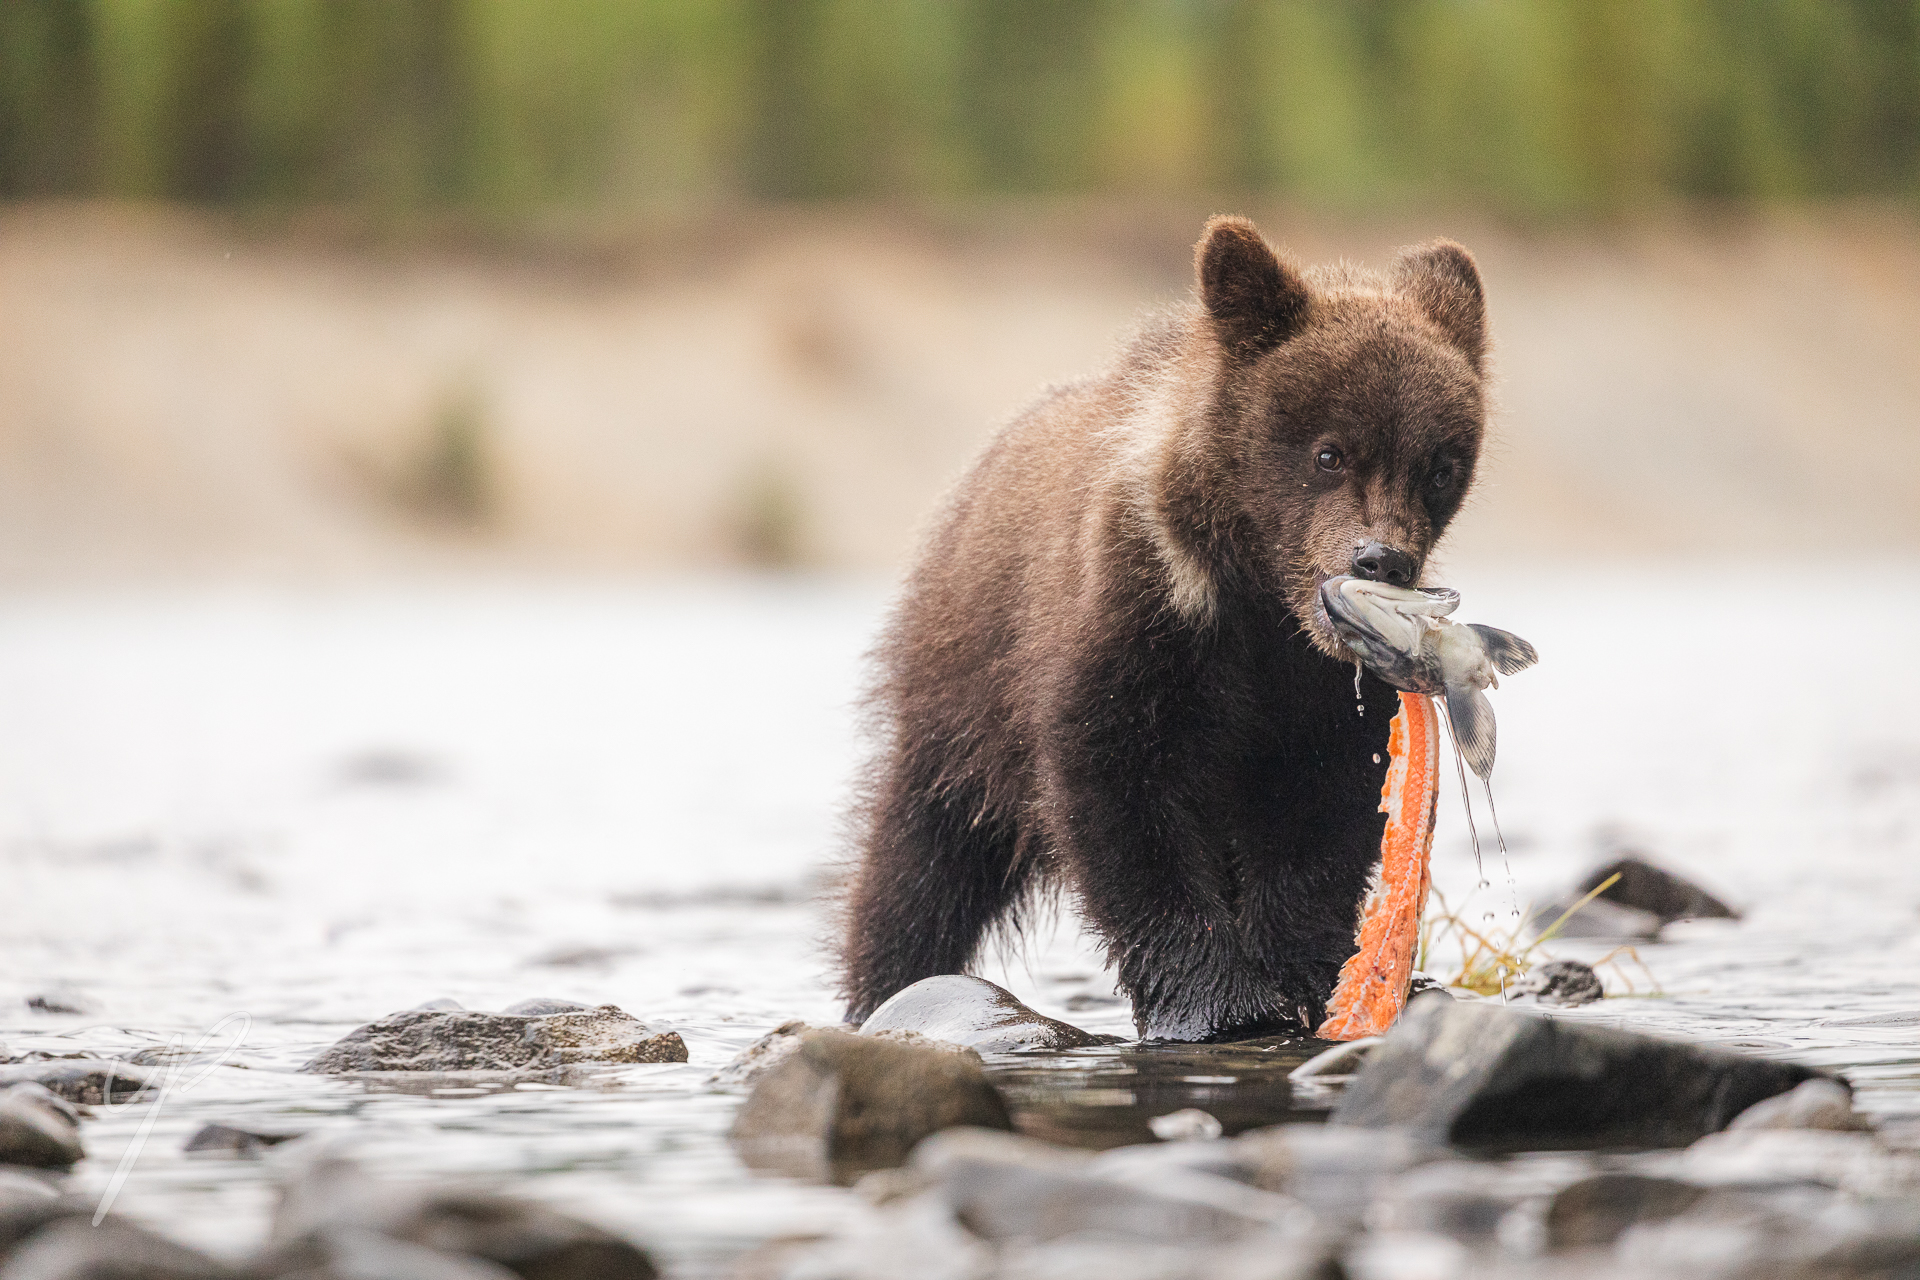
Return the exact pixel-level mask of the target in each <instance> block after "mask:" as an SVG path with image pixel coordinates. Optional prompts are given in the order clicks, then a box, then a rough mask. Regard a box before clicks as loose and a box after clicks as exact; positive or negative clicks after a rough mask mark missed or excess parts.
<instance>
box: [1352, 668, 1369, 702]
mask: <svg viewBox="0 0 1920 1280" xmlns="http://www.w3.org/2000/svg"><path fill="white" fill-rule="evenodd" d="M1360 698H1361V694H1360V660H1359V659H1358V658H1356V659H1354V662H1353V705H1354V706H1356V707H1358V708H1359V709H1360V714H1361V715H1365V714H1367V704H1366V703H1364V702H1362V701H1361V700H1360Z"/></svg>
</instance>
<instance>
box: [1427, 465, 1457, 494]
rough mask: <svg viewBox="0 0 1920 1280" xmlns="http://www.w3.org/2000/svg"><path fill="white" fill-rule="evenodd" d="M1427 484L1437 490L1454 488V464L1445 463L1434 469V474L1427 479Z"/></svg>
mask: <svg viewBox="0 0 1920 1280" xmlns="http://www.w3.org/2000/svg"><path fill="white" fill-rule="evenodd" d="M1427 483H1428V484H1430V485H1432V486H1433V487H1434V488H1436V489H1450V488H1452V487H1453V464H1452V463H1451V462H1443V463H1441V464H1440V465H1439V466H1437V467H1435V468H1434V469H1433V474H1432V475H1430V476H1428V477H1427Z"/></svg>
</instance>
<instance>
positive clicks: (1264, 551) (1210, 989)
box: [842, 218, 1486, 1040]
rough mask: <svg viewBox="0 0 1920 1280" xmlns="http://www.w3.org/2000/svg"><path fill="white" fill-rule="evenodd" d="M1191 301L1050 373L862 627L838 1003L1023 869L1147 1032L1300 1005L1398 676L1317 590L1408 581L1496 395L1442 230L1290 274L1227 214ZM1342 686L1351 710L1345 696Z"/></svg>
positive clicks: (1360, 876)
mask: <svg viewBox="0 0 1920 1280" xmlns="http://www.w3.org/2000/svg"><path fill="white" fill-rule="evenodd" d="M1196 256H1197V267H1198V276H1199V285H1198V292H1199V305H1197V306H1193V307H1189V308H1187V309H1184V310H1182V311H1180V312H1178V313H1177V314H1172V315H1168V316H1166V317H1163V318H1161V319H1160V320H1159V321H1157V322H1156V323H1153V324H1151V325H1150V326H1149V327H1148V328H1147V329H1146V330H1145V331H1144V332H1142V333H1141V334H1140V335H1139V336H1138V337H1136V338H1135V339H1134V340H1133V341H1132V343H1131V344H1130V345H1129V346H1128V347H1127V348H1126V350H1125V351H1124V352H1123V353H1122V355H1121V357H1120V359H1119V361H1118V362H1117V363H1116V364H1115V365H1114V366H1113V368H1112V369H1111V370H1110V371H1108V372H1107V373H1105V374H1103V375H1101V376H1099V377H1096V378H1093V379H1091V380H1089V381H1085V382H1080V383H1076V384H1074V385H1072V386H1067V387H1063V388H1060V389H1058V390H1055V391H1052V392H1051V393H1050V394H1048V395H1047V396H1045V397H1044V398H1043V399H1042V400H1041V401H1040V402H1039V403H1037V404H1035V405H1034V406H1033V407H1032V408H1030V409H1028V410H1027V411H1026V412H1025V413H1023V414H1022V415H1021V416H1020V417H1019V418H1018V419H1017V420H1015V421H1014V422H1013V423H1012V424H1011V425H1010V426H1008V427H1007V428H1006V429H1005V430H1004V431H1003V432H1001V434H1000V435H999V437H998V438H997V439H996V440H995V441H994V442H993V444H992V445H991V446H990V447H989V448H988V449H987V451H986V454H985V456H984V457H982V458H981V459H980V461H979V463H978V464H977V465H976V466H975V467H974V469H973V471H972V473H971V474H970V475H969V476H968V477H967V478H966V480H965V481H964V482H963V483H962V484H961V485H960V487H959V489H958V491H957V492H956V494H955V495H954V497H953V499H952V503H951V506H950V507H949V509H948V510H947V512H946V513H945V515H944V516H943V517H942V519H941V520H940V522H939V524H938V527H937V528H936V530H935V532H934V534H933V536H932V538H931V539H930V541H929V542H928V543H927V545H926V547H925V549H924V551H923V552H922V554H921V557H920V561H919V564H918V565H917V567H916V568H915V569H914V571H913V574H912V576H911V577H910V578H909V580H908V582H907V585H906V589H905V593H904V596H903V597H902V599H901V600H900V602H899V604H898V606H897V608H896V610H895V612H894V615H893V617H892V620H891V622H890V624H889V626H888V628H887V631H886V633H885V636H884V638H883V640H882V643H881V645H880V648H879V651H878V652H879V663H880V668H881V670H880V679H879V683H878V685H877V686H876V689H875V692H874V701H873V709H874V711H875V713H876V716H877V726H878V728H879V729H880V730H881V733H882V735H883V737H882V742H881V747H880V754H879V756H878V758H877V760H876V761H875V762H874V765H873V769H872V772H871V774H870V775H869V776H868V778H867V781H866V789H865V792H864V794H863V804H862V809H861V812H860V818H861V822H862V832H861V838H862V849H861V865H860V868H859V873H858V876H857V879H856V880H855V882H854V885H853V888H852V892H851V897H850V899H849V901H848V904H847V916H846V934H845V938H844V941H843V951H842V963H843V965H844V993H845V995H846V998H847V1002H848V1004H847V1007H848V1016H849V1018H850V1019H853V1020H860V1019H864V1018H865V1017H866V1015H867V1014H869V1013H871V1012H872V1011H873V1009H874V1008H875V1006H877V1005H878V1004H880V1002H881V1001H883V1000H885V999H886V998H887V997H888V996H890V995H892V994H893V993H894V992H896V991H898V990H900V989H901V988H902V987H905V986H907V985H909V984H910V983H913V982H916V981H918V980H919V979H921V978H925V977H928V976H930V975H933V974H944V973H959V972H961V971H962V970H964V969H965V967H966V966H967V965H968V964H969V963H970V962H971V961H972V959H973V958H974V955H975V953H976V952H977V950H978V949H979V947H980V945H981V941H982V938H983V937H984V935H985V934H986V933H987V932H988V931H989V930H990V929H991V928H993V927H994V926H995V925H996V924H999V925H1006V924H1008V923H1009V922H1010V921H1012V920H1015V919H1017V917H1018V913H1019V911H1020V908H1021V907H1022V906H1023V904H1025V903H1026V902H1027V901H1029V899H1030V895H1031V894H1032V893H1033V892H1034V891H1035V890H1036V889H1039V888H1042V887H1044V886H1046V885H1054V886H1058V887H1060V888H1063V889H1065V890H1066V891H1067V892H1069V893H1071V894H1072V896H1073V899H1074V901H1075V902H1076V903H1077V904H1078V906H1079V908H1080V910H1081V912H1082V914H1083V915H1084V917H1085V918H1086V920H1087V921H1088V922H1089V924H1090V925H1091V926H1092V927H1093V928H1094V929H1095V930H1097V931H1098V933H1099V935H1100V937H1101V939H1102V940H1103V942H1104V943H1105V946H1106V951H1107V956H1108V960H1109V963H1111V964H1112V965H1113V966H1114V967H1115V969H1116V970H1117V972H1118V976H1119V984H1120V986H1121V988H1122V989H1123V990H1124V991H1125V992H1126V993H1127V995H1129V996H1130V997H1131V998H1132V1001H1133V1009H1134V1020H1135V1022H1136V1024H1137V1026H1138V1027H1139V1030H1140V1033H1141V1035H1142V1036H1145V1037H1148V1038H1160V1039H1169V1040H1221V1039H1238V1038H1242V1037H1250V1036H1258V1035H1276V1034H1297V1033H1300V1032H1303V1031H1311V1030H1312V1029H1313V1028H1314V1027H1316V1026H1317V1025H1319V1022H1320V1020H1321V1018H1322V1016H1323V1014H1324V1009H1325V1002H1326V1000H1327V997H1328V996H1329V995H1331V994H1332V992H1333V987H1334V982H1335V980H1336V978H1337V976H1338V974H1339V970H1340V966H1341V963H1342V962H1343V961H1344V960H1345V959H1346V958H1347V957H1348V956H1349V955H1351V954H1352V953H1353V950H1354V929H1355V925H1356V917H1357V915H1358V912H1359V906H1360V901H1361V898H1362V895H1363V894H1364V892H1365V890H1366V888H1367V884H1368V879H1369V876H1370V874H1371V872H1372V869H1373V866H1374V864H1375V861H1376V860H1377V858H1378V856H1379V850H1380V837H1381V832H1382V828H1383V824H1384V822H1385V818H1384V816H1383V815H1382V814H1381V813H1380V811H1379V804H1380V788H1381V784H1382V782H1383V781H1384V778H1385V769H1386V766H1385V763H1384V759H1385V753H1386V750H1387V724H1388V720H1389V718H1390V717H1391V716H1392V715H1393V713H1394V711H1395V709H1396V707H1397V702H1396V695H1395V694H1394V691H1393V690H1392V689H1390V688H1389V687H1387V686H1386V685H1385V684H1383V683H1381V682H1380V681H1379V680H1377V679H1375V678H1373V677H1372V676H1371V675H1369V676H1367V677H1365V678H1364V679H1363V680H1362V681H1361V683H1360V690H1359V696H1358V698H1357V699H1356V696H1355V685H1354V667H1353V666H1352V665H1351V663H1352V660H1351V658H1350V657H1349V655H1348V654H1347V652H1346V650H1345V649H1344V648H1343V646H1342V645H1341V644H1340V642H1339V641H1338V640H1337V639H1336V638H1335V636H1334V635H1333V634H1332V633H1331V631H1330V630H1329V628H1328V625H1327V622H1326V618H1325V616H1324V615H1323V614H1322V613H1320V611H1319V607H1318V595H1317V591H1316V588H1317V587H1318V586H1319V584H1320V582H1321V581H1322V580H1324V579H1325V578H1327V577H1330V576H1334V575H1337V574H1343V573H1352V574H1358V575H1360V576H1362V577H1367V578H1375V579H1381V580H1386V581H1391V582H1394V583H1398V584H1401V585H1411V584H1414V583H1417V582H1418V581H1419V579H1420V574H1421V570H1422V567H1423V566H1424V564H1425V562H1426V558H1427V554H1428V552H1429V551H1431V550H1432V548H1433V545H1434V543H1435V542H1436V541H1437V540H1438V539H1439V537H1440V535H1441V533H1442V531H1444V530H1445V529H1446V527H1447V522H1448V521H1450V520H1451V519H1452V518H1453V515H1454V513H1455V512H1456V511H1458V510H1459V508H1460V502H1461V499H1462V498H1463V497H1464V496H1465V494H1466V492H1467V487H1468V485H1469V484H1470V483H1471V482H1472V479H1473V472H1474V465H1475V462H1476V461H1477V459H1478V457H1479V453H1480V440H1481V434H1482V431H1483V427H1484V423H1485V417H1486V408H1485V392H1484V386H1483V383H1484V370H1483V365H1484V356H1485V350H1486V321H1485V306H1484V301H1483V298H1482V294H1481V287H1480V275H1479V272H1478V271H1477V270H1476V269H1475V267H1474V263H1473V259H1472V258H1471V257H1470V256H1469V255H1468V254H1467V252H1466V250H1464V249H1462V248H1461V247H1460V246H1458V245H1455V244H1451V243H1446V242H1440V243H1435V244H1431V245H1427V246H1425V247H1423V248H1418V249H1412V250H1408V251H1406V252H1404V253H1403V254H1401V256H1400V257H1399V258H1398V260H1397V261H1395V263H1394V264H1393V267H1392V269H1391V270H1390V271H1389V272H1388V273H1387V274H1386V275H1385V276H1377V275H1374V274H1371V273H1367V272H1363V271H1360V270H1357V269H1354V268H1351V267H1348V266H1338V267H1333V268H1327V269H1319V270H1312V271H1302V270H1300V269H1299V268H1298V267H1296V266H1295V265H1294V264H1292V263H1291V262H1289V261H1287V260H1286V259H1285V258H1283V257H1281V256H1280V255H1279V254H1277V253H1275V252H1274V250H1273V249H1272V248H1271V247H1269V246H1268V244H1267V243H1266V241H1265V240H1263V239H1262V238H1261V236H1260V233H1259V232H1258V231H1257V230H1255V229H1254V226H1253V224H1252V223H1250V222H1248V221H1246V220H1245V219H1241V218H1216V219H1214V220H1213V221H1212V222H1211V223H1209V224H1208V225H1207V229H1206V234H1205V236H1204V237H1203V238H1202V239H1201V241H1200V245H1199V248H1198V251H1197V255H1196ZM1363 707H1364V710H1363V709H1362V708H1363Z"/></svg>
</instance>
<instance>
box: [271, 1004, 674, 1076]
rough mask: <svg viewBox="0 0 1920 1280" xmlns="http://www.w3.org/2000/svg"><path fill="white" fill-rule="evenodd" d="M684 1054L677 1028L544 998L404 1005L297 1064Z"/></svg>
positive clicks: (412, 1066)
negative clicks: (489, 1009) (495, 1009)
mask: <svg viewBox="0 0 1920 1280" xmlns="http://www.w3.org/2000/svg"><path fill="white" fill-rule="evenodd" d="M528 1009H534V1010H538V1011H536V1012H527V1011H526V1010H528ZM686 1060H687V1046H686V1044H685V1043H684V1042H683V1041H682V1040H681V1039H680V1035H679V1033H678V1032H674V1031H665V1032H655V1031H654V1030H652V1029H651V1028H649V1027H648V1026H647V1024H646V1023H644V1022H641V1021H640V1020H639V1019H638V1018H635V1017H634V1016H633V1015H632V1014H629V1013H627V1012H625V1011H623V1010H621V1009H620V1008H618V1007H616V1006H614V1005H610V1004H608V1005H601V1006H600V1007H599V1008H597V1009H590V1008H588V1007H587V1006H585V1005H575V1004H570V1003H568V1002H565V1001H541V1002H537V1003H536V1002H528V1004H526V1005H516V1006H514V1007H513V1008H511V1009H508V1010H506V1011H505V1012H502V1013H481V1012H479V1011H477V1010H472V1009H408V1010H404V1011H402V1012H400V1013H395V1014H390V1015H389V1016H387V1017H385V1018H382V1019H380V1020H379V1021H377V1022H370V1023H368V1024H367V1025H366V1026H364V1027H359V1028H357V1029H355V1030H353V1031H351V1032H349V1033H347V1035H346V1036H344V1037H343V1038H342V1039H341V1040H339V1041H338V1042H337V1043H335V1044H334V1045H332V1046H330V1047H329V1048H327V1049H324V1050H322V1051H321V1052H320V1054H319V1056H317V1057H315V1058H314V1059H313V1060H312V1061H311V1062H309V1063H307V1064H306V1065H305V1066H304V1067H302V1068H300V1069H301V1070H302V1071H307V1072H314V1073H321V1074H330V1075H331V1074H340V1073H345V1072H375V1071H379V1072H384V1071H434V1072H451V1071H516V1070H526V1069H550V1068H557V1067H568V1066H576V1065H582V1064H588V1063H612V1064H625V1063H646V1062H685V1061H686Z"/></svg>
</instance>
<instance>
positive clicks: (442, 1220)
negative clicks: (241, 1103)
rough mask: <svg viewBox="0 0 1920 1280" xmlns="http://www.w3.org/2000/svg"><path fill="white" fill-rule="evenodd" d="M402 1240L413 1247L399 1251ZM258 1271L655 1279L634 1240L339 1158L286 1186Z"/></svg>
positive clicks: (398, 1279) (527, 1205) (549, 1212)
mask: <svg viewBox="0 0 1920 1280" xmlns="http://www.w3.org/2000/svg"><path fill="white" fill-rule="evenodd" d="M396 1242H397V1243H398V1244H399V1245H404V1246H408V1247H407V1248H395V1247H394V1245H395V1243H396ZM413 1250H423V1251H429V1252H430V1253H431V1255H433V1256H434V1257H437V1258H439V1259H445V1260H446V1264H447V1267H449V1268H457V1270H450V1269H441V1270H433V1271H428V1270H425V1269H424V1268H426V1267H427V1266H428V1265H429V1264H430V1263H432V1262H433V1260H434V1259H433V1257H429V1256H428V1254H427V1253H414V1252H413ZM394 1260H398V1262H405V1263H408V1264H409V1265H419V1266H421V1267H422V1268H423V1270H420V1271H414V1270H403V1269H398V1268H397V1266H396V1265H389V1264H390V1263H393V1262H394ZM346 1264H352V1265H351V1266H349V1265H346ZM261 1269H262V1270H263V1271H265V1272H266V1273H267V1274H269V1275H276V1276H284V1275H289V1274H293V1273H308V1272H314V1271H320V1272H321V1273H322V1274H329V1275H338V1276H342V1277H347V1276H355V1275H380V1276H393V1277H394V1278H395V1280H402V1277H411V1276H415V1275H433V1276H439V1275H444V1276H446V1277H447V1280H455V1278H456V1277H468V1276H471V1277H478V1276H481V1275H491V1276H496V1277H498V1276H500V1275H502V1274H504V1273H510V1274H512V1275H517V1276H520V1277H522V1280H654V1276H655V1275H656V1274H657V1273H656V1271H655V1269H654V1266H653V1263H652V1260H651V1259H649V1258H648V1257H647V1255H646V1253H645V1252H644V1251H642V1250H641V1249H639V1248H637V1247H636V1246H634V1245H633V1244H631V1243H630V1242H628V1241H626V1240H624V1239H622V1238H620V1237H619V1236H616V1235H614V1234H613V1233H611V1232H608V1231H604V1230H602V1229H601V1228H599V1227H596V1226H593V1225H591V1224H589V1223H585V1222H581V1221H579V1220H578V1219H576V1218H571V1217H568V1216H567V1215H566V1214H563V1213H560V1212H558V1211H556V1210H553V1209H549V1208H547V1207H546V1206H544V1205H540V1204H535V1203H532V1202H530V1201H525V1200H516V1199H513V1198H511V1197H508V1196H501V1195H494V1194H492V1193H490V1192H485V1191H477V1190H468V1189H464V1188H457V1187H455V1188H447V1187H438V1188H436V1187H412V1186H406V1185H402V1184H396V1183H390V1182H386V1181H383V1180H380V1179H376V1178H371V1177H369V1176H368V1175H367V1174H366V1173H365V1172H364V1171H363V1170H361V1169H360V1168H359V1166H357V1165H355V1164H353V1163H351V1162H349V1161H345V1160H340V1159H324V1160H320V1161H317V1162H315V1163H314V1164H313V1165H312V1166H311V1167H309V1168H308V1169H307V1170H306V1171H305V1173H304V1174H303V1175H302V1176H301V1177H299V1178H298V1179H296V1180H295V1181H294V1182H293V1183H292V1184H290V1185H289V1186H288V1187H287V1188H286V1190H285V1192H284V1193H283V1195H282V1197H281V1200H280V1204H279V1207H278V1208H277V1209H276V1210H275V1211H274V1215H273V1227H272V1232H271V1239H270V1247H269V1251H268V1254H267V1256H266V1258H265V1259H264V1260H263V1262H262V1265H261ZM502 1269H504V1272H503V1271H502Z"/></svg>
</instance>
